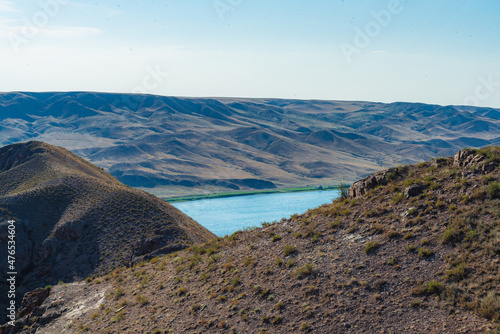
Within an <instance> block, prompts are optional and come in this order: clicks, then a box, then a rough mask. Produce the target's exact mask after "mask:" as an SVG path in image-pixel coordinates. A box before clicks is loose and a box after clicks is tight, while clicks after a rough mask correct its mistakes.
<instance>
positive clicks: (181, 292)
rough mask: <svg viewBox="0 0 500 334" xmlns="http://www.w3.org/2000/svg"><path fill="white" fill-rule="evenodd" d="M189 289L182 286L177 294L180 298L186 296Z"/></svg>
mask: <svg viewBox="0 0 500 334" xmlns="http://www.w3.org/2000/svg"><path fill="white" fill-rule="evenodd" d="M187 291H188V290H187V288H186V287H185V286H181V287H180V288H179V289H177V290H176V291H175V294H176V295H178V296H182V295H185V294H186V293H187Z"/></svg>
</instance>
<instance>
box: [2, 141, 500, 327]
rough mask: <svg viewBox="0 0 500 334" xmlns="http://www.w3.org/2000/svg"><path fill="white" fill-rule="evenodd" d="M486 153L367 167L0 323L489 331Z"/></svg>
mask: <svg viewBox="0 0 500 334" xmlns="http://www.w3.org/2000/svg"><path fill="white" fill-rule="evenodd" d="M499 163H500V147H488V148H485V149H481V150H471V149H469V150H463V151H460V152H458V153H457V154H455V155H454V156H452V157H449V158H439V159H436V160H432V161H428V162H421V163H419V164H417V165H407V166H399V167H395V168H391V169H389V170H385V171H382V172H378V173H376V174H373V175H371V176H369V177H367V178H365V179H362V180H360V181H357V182H355V183H354V184H353V186H352V187H351V188H350V189H349V196H347V194H344V195H345V196H344V198H340V199H338V200H335V201H334V202H333V203H331V204H325V205H323V206H320V207H318V208H315V209H312V210H309V211H308V212H306V213H304V214H303V215H294V216H292V217H291V218H290V219H287V220H285V219H284V220H282V221H281V222H279V223H274V224H270V223H269V224H267V223H266V224H263V227H262V228H255V229H251V230H247V231H240V232H236V233H234V234H233V235H231V236H227V237H224V238H217V239H213V240H211V241H209V242H207V243H205V244H202V245H197V246H193V247H191V248H189V249H186V250H183V251H179V252H176V253H175V254H169V255H167V256H162V257H157V258H153V259H151V260H150V261H149V262H143V263H139V264H137V265H135V266H133V267H131V268H119V269H116V270H114V271H113V272H112V273H110V274H108V275H105V276H92V277H89V278H88V279H87V280H86V281H81V282H76V283H72V284H60V285H57V286H54V287H51V288H48V289H38V290H36V291H33V292H31V293H30V294H28V295H26V297H25V298H24V302H23V308H22V309H21V311H20V312H21V313H20V320H19V321H18V323H17V324H16V327H14V328H12V327H5V326H4V327H3V330H4V332H3V333H9V331H11V330H12V331H17V332H20V333H32V332H34V331H36V333H42V334H43V333H55V332H65V333H157V334H158V333H307V332H310V333H409V334H410V333H415V334H420V333H453V334H458V333H498V331H499V330H500V275H499V265H500V243H499V241H500V239H499V238H500V168H499ZM17 332H16V333H17Z"/></svg>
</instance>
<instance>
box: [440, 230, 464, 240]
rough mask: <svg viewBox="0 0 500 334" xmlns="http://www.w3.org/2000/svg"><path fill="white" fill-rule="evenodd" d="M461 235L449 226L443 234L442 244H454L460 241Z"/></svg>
mask: <svg viewBox="0 0 500 334" xmlns="http://www.w3.org/2000/svg"><path fill="white" fill-rule="evenodd" d="M462 238H463V237H462V233H461V232H460V231H459V230H458V229H457V227H455V226H449V227H448V228H447V229H446V230H445V231H444V233H443V236H442V238H441V239H442V241H443V243H444V244H456V243H458V242H460V241H462Z"/></svg>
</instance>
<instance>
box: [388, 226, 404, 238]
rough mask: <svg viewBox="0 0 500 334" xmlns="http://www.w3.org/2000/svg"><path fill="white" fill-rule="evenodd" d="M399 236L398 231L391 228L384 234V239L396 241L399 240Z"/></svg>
mask: <svg viewBox="0 0 500 334" xmlns="http://www.w3.org/2000/svg"><path fill="white" fill-rule="evenodd" d="M400 236H401V234H399V232H398V231H396V230H394V229H392V228H391V229H390V230H389V231H387V232H386V233H385V237H386V238H389V239H396V238H399V237H400Z"/></svg>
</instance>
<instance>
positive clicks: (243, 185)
mask: <svg viewBox="0 0 500 334" xmlns="http://www.w3.org/2000/svg"><path fill="white" fill-rule="evenodd" d="M28 140H41V141H44V142H47V143H50V144H54V145H59V146H64V147H66V148H68V149H70V150H71V151H73V152H74V153H77V154H78V155H80V156H83V157H85V158H86V159H88V160H89V161H90V162H92V163H93V164H95V165H97V166H100V167H102V168H104V169H105V170H106V171H108V172H109V173H110V174H111V175H113V176H115V177H116V178H118V179H119V180H120V181H121V182H123V183H125V184H127V185H130V186H133V187H137V188H140V189H143V190H147V191H148V192H151V193H153V194H155V195H158V196H162V197H172V196H183V195H191V194H203V193H217V192H229V191H239V190H255V189H273V188H286V187H303V186H306V185H309V186H319V185H331V184H336V183H338V182H339V181H341V180H342V179H345V180H346V181H354V180H357V179H359V178H362V177H364V176H366V175H369V174H371V173H373V172H375V171H378V170H381V169H384V168H386V167H389V166H397V165H399V164H407V163H413V162H417V161H422V160H426V159H429V158H430V157H439V156H447V155H450V154H453V153H454V152H456V151H458V150H459V149H461V148H463V147H480V146H485V145H490V144H493V145H498V144H500V110H498V109H490V108H475V107H466V106H446V107H443V106H438V105H426V104H418V103H392V104H383V103H371V102H340V101H316V100H309V101H303V100H281V99H243V98H176V97H163V96H153V95H125V94H104V93H91V92H70V93H3V94H0V145H8V144H11V143H17V142H23V141H28Z"/></svg>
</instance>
